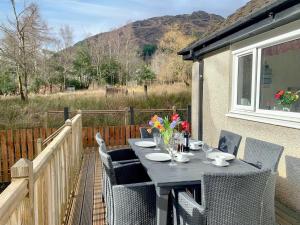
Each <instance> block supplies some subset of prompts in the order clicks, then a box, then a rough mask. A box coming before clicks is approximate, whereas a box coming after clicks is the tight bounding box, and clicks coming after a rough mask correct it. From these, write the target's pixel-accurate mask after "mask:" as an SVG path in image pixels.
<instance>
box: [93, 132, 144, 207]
mask: <svg viewBox="0 0 300 225" xmlns="http://www.w3.org/2000/svg"><path fill="white" fill-rule="evenodd" d="M95 138H96V141H97V143H98V145H99V152H100V150H102V151H104V152H105V153H107V154H109V155H110V157H111V158H112V161H113V166H118V165H120V164H127V163H133V162H139V160H138V158H137V157H136V155H135V154H134V152H133V151H132V150H131V149H118V150H113V151H107V149H106V145H105V142H104V140H103V139H102V137H101V135H100V133H97V134H96V137H95ZM106 182H107V176H106V172H105V170H104V168H103V165H102V201H105V202H106V193H107V189H106V187H107V184H106Z"/></svg>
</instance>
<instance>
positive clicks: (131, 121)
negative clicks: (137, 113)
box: [129, 106, 134, 125]
mask: <svg viewBox="0 0 300 225" xmlns="http://www.w3.org/2000/svg"><path fill="white" fill-rule="evenodd" d="M129 112H130V125H134V109H133V107H132V106H130V107H129Z"/></svg>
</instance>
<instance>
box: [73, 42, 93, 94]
mask: <svg viewBox="0 0 300 225" xmlns="http://www.w3.org/2000/svg"><path fill="white" fill-rule="evenodd" d="M73 70H74V73H75V75H77V76H79V81H80V83H81V84H82V86H83V87H84V88H88V87H89V85H90V84H91V82H92V80H93V78H94V76H95V74H96V73H95V70H94V69H93V66H92V60H91V56H90V54H89V51H88V49H87V48H86V47H85V46H81V47H80V48H79V49H78V51H77V54H76V58H75V60H74V61H73Z"/></svg>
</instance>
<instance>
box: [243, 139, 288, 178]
mask: <svg viewBox="0 0 300 225" xmlns="http://www.w3.org/2000/svg"><path fill="white" fill-rule="evenodd" d="M283 149H284V148H283V147H282V146H280V145H276V144H272V143H269V142H265V141H260V140H257V139H254V138H247V139H246V145H245V155H244V160H245V161H246V162H248V163H249V164H253V165H258V166H259V167H260V168H267V169H271V170H272V171H273V172H277V168H278V163H279V160H280V157H281V155H282V152H283Z"/></svg>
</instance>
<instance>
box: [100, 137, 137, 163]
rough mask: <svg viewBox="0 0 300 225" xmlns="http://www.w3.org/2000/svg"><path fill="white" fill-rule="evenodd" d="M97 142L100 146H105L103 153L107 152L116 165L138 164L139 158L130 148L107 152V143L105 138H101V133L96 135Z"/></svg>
mask: <svg viewBox="0 0 300 225" xmlns="http://www.w3.org/2000/svg"><path fill="white" fill-rule="evenodd" d="M96 141H97V143H98V145H99V147H100V146H101V145H103V151H105V152H107V154H109V155H110V157H111V159H112V161H113V162H114V163H115V164H124V163H132V162H138V161H139V160H138V158H137V157H136V155H135V154H134V151H132V149H130V148H119V149H114V150H111V151H107V148H106V145H105V142H104V140H103V138H102V137H101V135H100V133H97V134H96Z"/></svg>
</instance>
